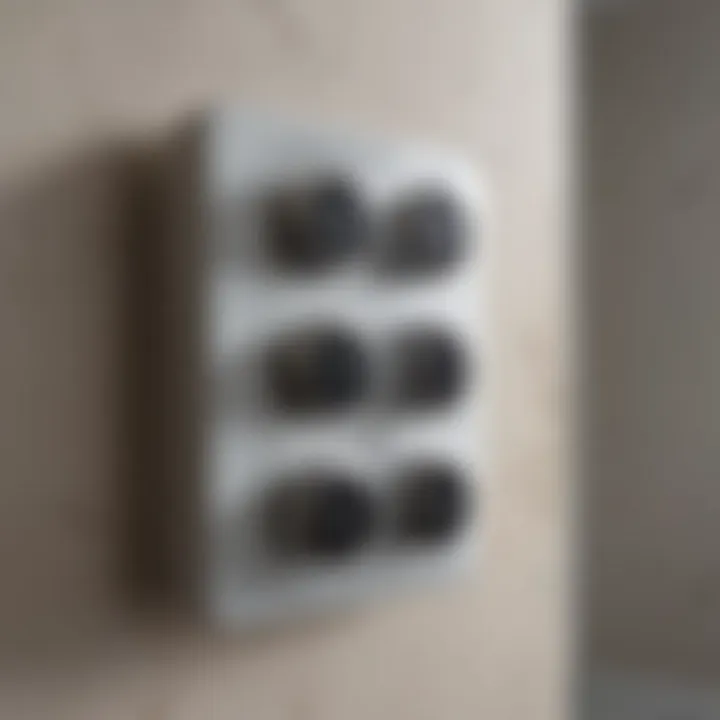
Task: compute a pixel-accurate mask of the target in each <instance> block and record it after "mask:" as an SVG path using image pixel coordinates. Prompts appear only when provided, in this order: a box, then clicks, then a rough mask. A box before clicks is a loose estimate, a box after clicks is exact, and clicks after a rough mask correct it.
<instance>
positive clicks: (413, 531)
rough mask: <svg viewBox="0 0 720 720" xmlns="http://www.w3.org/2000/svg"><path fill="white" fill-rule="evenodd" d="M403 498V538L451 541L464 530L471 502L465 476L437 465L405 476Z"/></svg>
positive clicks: (400, 519) (400, 509) (419, 469)
mask: <svg viewBox="0 0 720 720" xmlns="http://www.w3.org/2000/svg"><path fill="white" fill-rule="evenodd" d="M399 498H400V507H399V511H398V512H399V528H398V529H399V532H400V535H401V536H402V537H405V538H406V539H408V540H415V541H420V542H433V541H442V540H445V539H447V538H449V537H451V536H452V535H453V534H454V533H455V532H457V531H458V530H459V529H460V527H461V526H462V524H463V522H464V520H465V518H466V515H467V513H468V506H469V501H470V497H469V488H468V486H467V484H466V480H465V479H464V478H463V476H462V473H461V472H460V471H459V470H458V469H456V468H454V467H452V466H450V465H443V464H436V463H431V464H427V465H418V466H417V467H415V468H412V469H410V470H408V471H407V472H406V473H404V474H403V476H402V478H401V492H400V495H399Z"/></svg>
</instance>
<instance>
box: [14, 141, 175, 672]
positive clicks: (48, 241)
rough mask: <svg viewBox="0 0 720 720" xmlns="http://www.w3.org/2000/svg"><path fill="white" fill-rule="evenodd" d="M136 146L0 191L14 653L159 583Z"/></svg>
mask: <svg viewBox="0 0 720 720" xmlns="http://www.w3.org/2000/svg"><path fill="white" fill-rule="evenodd" d="M148 157H149V156H148ZM138 159H142V156H141V155H138V154H137V153H135V152H132V151H131V149H130V148H129V146H121V145H120V144H118V145H116V146H113V145H111V144H107V145H105V146H103V147H95V148H93V149H91V150H87V151H85V152H83V153H79V154H77V156H76V157H73V158H69V159H66V160H65V161H64V162H62V163H59V164H57V165H56V166H54V167H52V168H51V169H48V170H47V171H45V172H43V173H36V174H35V177H33V178H30V179H29V180H25V181H24V182H22V183H17V184H16V185H14V186H11V187H5V188H3V189H2V196H1V197H0V238H2V240H1V241H0V294H1V295H2V298H1V300H0V331H1V333H2V346H3V351H2V353H1V354H0V397H2V404H0V443H2V449H1V450H0V526H1V527H2V536H3V541H2V546H1V547H0V574H1V576H2V578H3V591H2V593H1V594H0V637H2V638H3V641H2V644H1V646H0V663H2V664H5V663H6V662H8V663H11V664H12V665H13V666H14V667H15V668H18V667H19V666H20V665H22V663H23V662H25V661H27V662H30V663H32V665H33V666H36V665H37V663H38V662H39V661H40V660H41V659H46V660H52V658H56V659H58V660H59V659H60V658H62V660H63V662H67V659H68V658H69V657H73V656H74V654H75V653H77V652H78V651H80V650H81V649H82V647H83V645H85V644H86V643H90V644H92V643H93V642H94V641H95V640H97V639H99V638H101V637H109V636H113V635H114V634H115V633H117V631H118V630H119V629H120V628H121V627H123V626H125V625H126V623H127V621H128V620H129V619H130V617H131V616H132V612H131V608H132V607H136V608H137V607H138V602H137V601H139V600H141V599H142V600H143V605H146V604H147V603H145V602H144V601H146V600H148V599H149V598H150V597H151V596H152V595H153V594H155V595H157V591H158V590H159V588H160V585H159V584H158V582H157V581H158V578H159V575H158V569H159V567H160V564H159V556H158V552H157V548H158V547H159V544H158V543H157V538H156V537H155V536H154V535H153V534H152V532H154V529H155V528H157V522H152V523H151V522H148V514H149V513H152V516H153V517H154V518H160V517H162V514H161V513H159V512H157V511H158V509H159V508H158V507H157V506H155V507H154V506H153V503H156V502H157V500H156V498H157V497H159V496H158V494H157V493H155V492H153V491H152V489H153V487H154V485H153V478H152V477H151V473H149V472H148V470H149V468H150V467H151V466H149V465H148V462H147V461H148V458H147V457H145V458H144V459H143V460H141V459H140V456H139V453H141V452H143V453H146V451H147V449H148V447H150V446H149V445H148V444H147V443H144V444H143V445H142V446H141V444H140V438H141V437H146V436H145V433H144V432H143V433H142V434H141V433H140V430H146V429H147V428H148V427H149V425H150V424H151V423H152V421H153V416H152V413H151V410H152V407H153V404H154V401H155V400H156V398H153V396H152V387H151V386H150V385H149V384H148V383H145V384H142V377H144V376H145V375H144V373H142V372H141V366H142V364H143V363H144V362H145V361H146V360H147V358H146V357H145V356H144V354H145V348H146V347H147V343H146V340H147V337H143V336H142V335H141V334H140V333H141V332H147V329H148V327H149V325H148V322H147V320H148V318H149V317H151V316H152V311H153V308H154V307H155V303H154V298H152V297H150V296H149V295H148V291H149V290H150V289H152V287H153V284H152V283H149V282H148V281H147V280H148V278H147V277H143V274H142V273H143V272H145V274H146V273H147V271H143V270H142V267H143V266H141V264H140V263H139V259H140V258H141V256H142V255H143V254H144V248H149V247H151V245H152V242H151V241H152V238H150V237H149V236H148V234H147V233H146V232H140V231H141V230H142V226H141V225H140V222H139V221H140V220H141V216H140V214H139V211H138V207H137V206H135V203H134V198H135V197H139V195H138V194H137V193H136V192H135V190H136V189H137V187H138V184H137V182H138V179H139V178H140V175H139V173H138V172H137V168H138V167H140V166H141V165H140V164H139V163H138V162H137V161H138ZM141 251H143V252H141ZM140 320H142V321H143V322H139V321H140ZM141 469H142V472H140V470H141ZM151 531H152V532H151Z"/></svg>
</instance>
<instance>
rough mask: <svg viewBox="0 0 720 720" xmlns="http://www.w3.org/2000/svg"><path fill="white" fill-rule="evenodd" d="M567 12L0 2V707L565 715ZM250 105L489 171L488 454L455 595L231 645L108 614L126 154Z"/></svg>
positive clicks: (334, 2) (317, 4)
mask: <svg viewBox="0 0 720 720" xmlns="http://www.w3.org/2000/svg"><path fill="white" fill-rule="evenodd" d="M565 35H566V27H565V22H564V7H563V3H562V2H560V1H559V0H557V1H556V0H437V1H434V0H422V1H420V0H366V1H365V2H351V0H302V1H301V2H289V1H286V0H272V1H271V0H265V1H262V0H244V1H240V0H179V1H178V0H173V1H172V2H171V1H169V0H143V1H142V2H138V1H136V0H129V1H127V2H116V1H110V0H97V1H95V0H28V1H26V2H13V1H12V0H3V1H2V2H0V108H2V110H1V117H2V121H1V122H0V342H1V343H2V351H1V352H0V538H1V541H0V578H2V592H0V716H1V717H3V718H5V717H7V718H26V717H27V718H33V720H35V719H37V720H46V719H47V720H50V719H51V718H52V720H63V719H67V720H95V719H96V718H103V720H113V718H123V720H129V719H130V718H137V719H138V720H140V719H141V718H142V719H143V720H144V719H146V718H147V719H148V720H149V719H150V718H153V719H158V720H159V719H160V718H171V719H173V720H175V719H177V720H184V719H186V718H187V719H188V720H189V719H190V718H213V719H214V718H218V719H223V718H228V719H229V718H238V717H243V718H253V719H255V720H263V719H266V718H267V719H270V718H278V719H279V718H298V719H300V718H307V719H309V720H310V719H316V718H317V719H318V720H320V719H325V718H326V719H327V720H353V719H355V718H357V719H358V720H360V719H362V720H365V719H366V718H377V719H378V720H391V719H392V720H397V719H399V718H413V719H417V720H421V719H423V718H428V719H429V720H430V719H434V718H443V717H444V718H454V719H457V720H461V719H463V718H468V719H471V718H472V719H474V718H480V717H492V718H497V719H498V720H521V719H522V720H524V719H531V720H558V719H559V718H561V717H563V706H564V698H565V692H564V691H565V684H566V673H567V665H568V652H567V641H568V637H569V632H568V622H569V621H568V619H567V616H566V615H565V611H566V609H567V591H568V582H567V581H568V577H567V565H566V563H567V551H568V548H567V541H566V536H567V522H566V521H567V473H566V467H565V464H564V462H563V443H564V429H565V424H566V423H565V415H566V406H567V397H566V391H567V388H566V387H565V385H566V382H565V379H564V377H565V373H564V369H563V368H564V365H565V357H566V352H565V350H566V343H567V338H566V336H565V333H564V330H563V323H562V319H561V318H562V312H561V311H562V309H563V299H562V297H563V292H564V283H563V279H564V274H565V263H564V259H565V252H566V251H565V240H564V233H563V230H564V228H563V218H564V207H563V183H564V180H563V178H564V164H563V158H562V155H563V150H564V139H565V138H564V135H563V133H564V130H563V126H564V89H565V87H564V80H563V77H562V75H563V54H564V52H565V50H564V47H565V39H566V38H565ZM225 100H234V101H236V100H240V101H243V102H248V103H251V104H256V105H258V104H259V105H261V106H264V107H269V108H276V109H282V108H288V109H290V110H292V111H293V112H294V113H297V114H301V115H305V116H307V117H310V118H312V117H318V118H321V119H323V120H328V119H331V120H333V121H334V122H336V123H339V124H347V125H351V126H357V127H360V128H364V127H367V128H371V129H375V130H381V131H389V132H393V133H410V134H412V135H418V136H422V137H427V138H430V139H436V140H438V141H441V142H445V143H449V144H451V145H454V146H456V147H458V148H460V149H462V150H463V151H464V152H466V153H467V154H468V155H469V156H470V157H471V158H473V159H474V160H477V162H478V163H481V164H482V166H483V167H484V168H485V169H486V171H487V174H488V177H489V182H490V184H491V186H492V189H493V195H494V198H495V203H496V206H497V215H498V218H499V222H498V232H497V234H496V237H495V241H494V243H493V245H492V247H491V248H488V251H487V260H488V262H490V263H491V266H492V268H493V270H492V273H493V278H494V280H493V288H492V299H493V313H494V315H493V321H494V325H495V327H496V329H497V332H496V335H497V342H496V343H495V344H494V345H493V346H492V348H491V350H490V354H491V356H492V357H491V360H492V366H493V367H494V368H495V385H494V386H495V388H496V389H497V392H496V393H494V395H495V400H494V401H493V404H494V415H495V424H494V427H495V445H496V452H495V455H496V462H495V467H494V469H493V471H492V477H491V478H489V484H490V486H491V496H490V498H489V501H488V502H489V506H488V528H487V541H488V544H487V552H486V554H485V557H484V562H483V568H479V569H478V572H477V574H476V576H475V577H473V578H472V579H471V580H470V582H468V583H466V584H465V585H464V586H462V587H457V588H454V589H452V590H448V591H442V592H439V593H437V594H436V595H434V596H432V597H426V598H418V599H410V600H406V601H402V602H399V603H397V604H396V605H391V606H388V607H382V608H376V609H373V610H369V611H367V612H363V613H361V614H359V615H354V616H351V617H339V618H334V619H332V620H329V621H327V622H320V623H317V624H315V625H314V626H313V627H312V628H306V629H303V630H294V631H292V632H288V633H286V634H280V633H278V634H274V635H273V636H271V637H257V638H253V639H245V640H240V639H237V638H228V637H213V636H210V635H208V634H203V633H200V632H198V631H195V630H192V629H191V628H189V627H187V626H186V625H185V624H184V623H182V622H181V621H179V620H177V619H170V618H165V617H162V616H161V617H158V616H153V617H147V616H144V615H139V614H137V613H135V612H132V611H130V610H129V609H128V608H127V607H126V605H125V604H124V602H123V588H122V583H121V581H120V579H119V578H120V575H119V573H118V563H119V556H120V551H121V550H122V548H121V547H120V544H121V538H122V532H121V528H122V526H123V523H124V520H123V518H122V503H120V501H119V498H120V497H121V495H122V492H123V486H124V484H125V483H126V482H127V473H128V468H127V466H126V463H125V455H126V453H125V448H124V446H123V433H122V428H121V421H120V417H121V409H122V405H123V397H122V396H123V381H122V379H123V377H124V368H123V352H122V332H121V327H122V323H121V319H122V317H123V307H122V305H123V302H122V297H123V294H122V293H123V291H122V288H123V282H124V281H123V277H122V271H121V268H122V263H121V262H120V254H121V253H120V250H119V247H120V246H121V244H122V235H123V232H124V230H123V223H122V215H123V211H122V205H121V203H120V201H119V186H120V184H121V183H120V177H119V173H118V170H117V167H118V164H117V163H118V156H119V154H121V150H120V148H121V147H122V144H123V142H124V141H125V140H126V139H127V138H143V137H146V136H151V135H152V134H153V133H156V132H158V131H161V130H162V128H163V127H164V126H165V125H166V124H167V123H168V122H170V121H172V120H174V119H176V118H178V117H181V116H182V115H183V114H184V113H186V112H187V111H188V110H191V109H193V108H196V107H198V106H201V105H202V104H204V103H207V102H210V101H213V102H218V101H220V102H222V101H225Z"/></svg>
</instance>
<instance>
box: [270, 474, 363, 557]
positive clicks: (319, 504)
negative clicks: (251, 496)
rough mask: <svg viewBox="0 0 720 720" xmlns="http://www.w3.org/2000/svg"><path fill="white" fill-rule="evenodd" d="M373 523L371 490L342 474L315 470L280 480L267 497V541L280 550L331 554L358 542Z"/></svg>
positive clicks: (341, 552)
mask: <svg viewBox="0 0 720 720" xmlns="http://www.w3.org/2000/svg"><path fill="white" fill-rule="evenodd" d="M374 526H375V507H374V501H373V498H372V496H371V495H370V493H369V491H368V490H367V489H366V488H365V487H363V485H362V484H361V483H358V482H356V481H355V480H354V479H353V478H352V477H349V476H345V475H343V474H339V473H338V474H325V475H323V474H322V473H319V474H318V475H316V476H315V477H314V478H311V479H308V478H307V477H299V478H295V479H294V480H292V479H291V480H290V481H289V482H287V483H285V484H284V485H282V486H281V487H280V488H279V489H277V490H276V491H275V492H274V493H273V495H272V496H271V498H270V501H269V502H268V505H267V509H266V528H267V533H268V539H269V542H270V545H271V546H272V547H274V548H275V549H276V550H279V551H281V553H282V554H283V555H285V556H306V557H317V558H332V557H339V556H343V555H347V554H350V553H352V552H354V551H357V550H359V549H361V548H362V546H363V545H364V544H365V543H366V542H367V541H368V539H369V538H370V537H371V535H372V532H373V529H374Z"/></svg>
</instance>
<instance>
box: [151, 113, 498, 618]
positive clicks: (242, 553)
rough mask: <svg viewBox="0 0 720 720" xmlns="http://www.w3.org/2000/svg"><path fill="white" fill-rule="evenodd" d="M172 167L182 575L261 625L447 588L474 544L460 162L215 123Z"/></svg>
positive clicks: (214, 612) (475, 246)
mask: <svg viewBox="0 0 720 720" xmlns="http://www.w3.org/2000/svg"><path fill="white" fill-rule="evenodd" d="M170 157H171V163H170V164H169V166H168V167H169V168H170V172H169V173H168V176H167V187H168V188H169V193H168V194H167V198H166V199H167V203H166V209H167V213H166V219H167V221H168V222H167V228H168V230H169V234H168V238H167V240H168V242H167V243H166V244H165V249H166V253H165V260H164V275H165V279H164V283H165V286H164V293H165V298H166V301H165V307H164V311H163V323H162V325H163V334H164V337H165V345H166V348H167V349H168V351H167V353H166V354H165V357H166V361H167V362H166V369H165V372H164V373H163V397H164V398H165V403H166V408H167V411H168V412H167V419H168V422H167V423H166V432H165V436H164V441H163V447H164V449H165V459H166V464H165V472H166V473H167V475H168V478H169V480H170V489H171V501H170V505H169V508H170V509H169V510H168V512H169V513H170V515H171V525H172V528H173V542H174V545H173V552H172V557H173V560H174V564H175V569H176V571H177V572H176V577H177V578H179V579H181V583H180V587H182V588H183V590H184V592H186V593H187V595H188V597H192V598H193V600H194V604H195V607H196V608H197V609H198V610H199V611H200V613H201V614H202V615H203V616H205V617H206V618H208V619H210V620H213V621H217V622H219V623H221V624H223V625H228V626H239V627H248V626H249V627H256V626H262V625H265V624H268V623H274V622H278V621H284V620H288V619H294V618H297V617H301V616H303V615H307V614H308V613H316V612H320V611H327V610H333V609H338V608H341V607H346V606H348V605H353V604H355V603H357V602H359V601H361V600H365V599H371V598H378V597H382V596H386V595H389V594H390V593H392V592H393V591H395V590H398V589H402V588H405V589H413V588H421V587H423V586H432V585H434V584H438V583H442V582H444V580H445V579H446V578H449V577H451V576H452V575H455V574H456V573H457V572H458V570H460V569H461V568H463V567H467V566H468V564H469V563H471V562H472V559H473V558H476V557H477V555H476V553H475V549H476V546H477V544H478V538H479V536H480V535H481V533H480V532H478V530H479V528H480V520H481V513H480V506H481V501H482V498H481V488H482V482H481V476H482V470H483V467H484V460H485V447H484V443H483V438H484V431H483V405H484V403H483V394H482V392H481V389H482V386H483V382H484V373H483V372H482V368H481V363H480V356H481V352H482V349H483V339H484V316H483V312H482V310H483V305H482V282H481V278H482V264H483V263H482V252H481V249H482V244H483V241H484V229H485V226H486V223H485V205H484V204H483V197H482V193H481V192H480V190H479V185H478V182H477V179H476V178H475V176H474V173H473V172H472V171H471V169H470V168H469V165H468V164H467V163H465V162H463V161H462V160H459V159H458V158H457V157H455V156H453V155H451V154H449V153H446V152H441V151H436V150H433V149H429V148H426V147H422V146H418V145H414V144H411V143H398V142H394V141H388V140H379V139H377V138H373V137H366V136H358V135H354V134H346V133H342V132H337V131H336V130H328V129H326V128H318V127H314V126H309V125H307V124H304V123H299V122H294V121H288V120H284V119H277V118H270V117H266V116H260V115H257V114H253V113H248V112H246V111H241V110H240V111H237V110H222V111H217V112H213V113H208V114H206V115H205V116H204V117H202V118H200V119H198V120H197V121H196V122H194V123H192V124H191V126H189V127H188V128H187V129H185V130H184V131H183V132H182V133H179V135H178V137H177V140H176V142H174V143H173V147H172V150H171V153H170Z"/></svg>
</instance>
